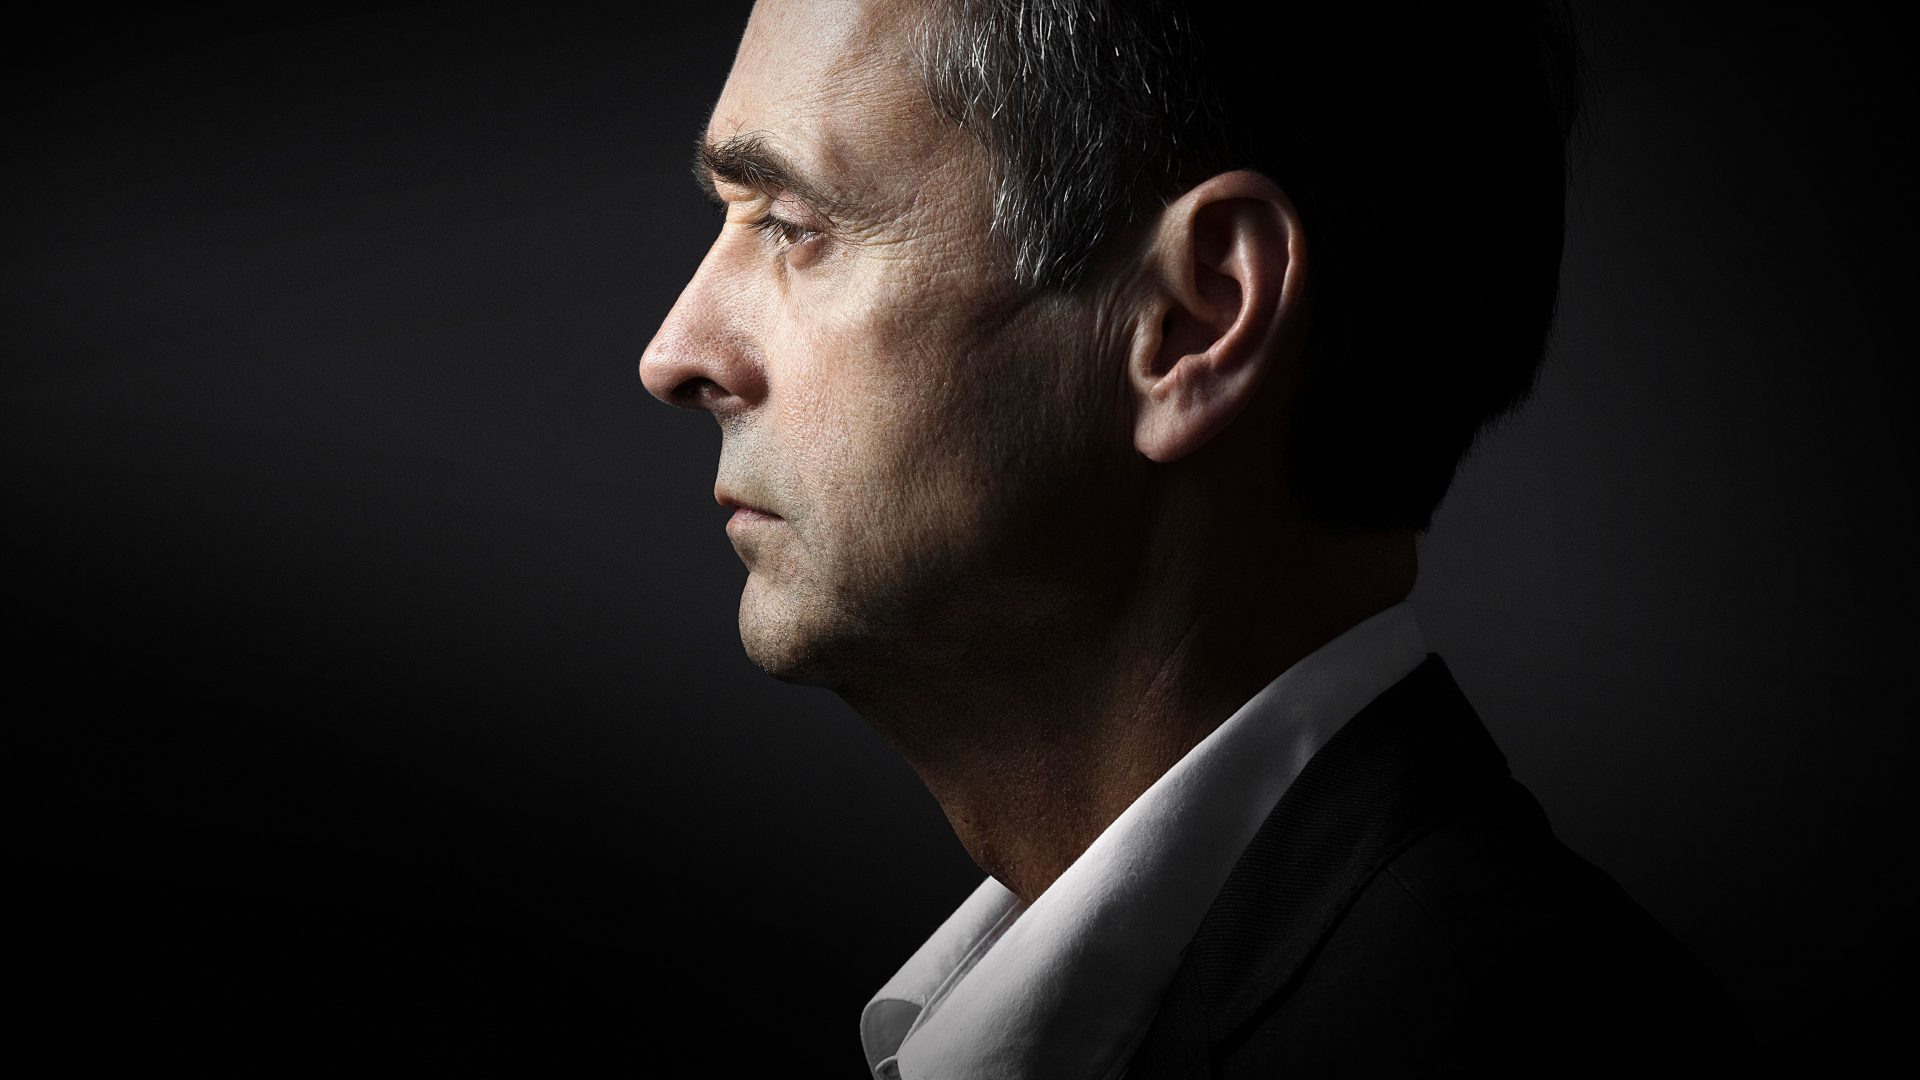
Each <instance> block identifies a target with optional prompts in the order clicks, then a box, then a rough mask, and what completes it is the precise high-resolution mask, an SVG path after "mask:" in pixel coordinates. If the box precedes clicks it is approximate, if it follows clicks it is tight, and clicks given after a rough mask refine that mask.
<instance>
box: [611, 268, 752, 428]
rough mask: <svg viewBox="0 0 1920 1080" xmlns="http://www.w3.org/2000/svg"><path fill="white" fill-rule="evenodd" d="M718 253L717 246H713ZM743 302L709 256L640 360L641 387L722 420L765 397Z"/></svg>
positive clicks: (750, 320) (738, 292)
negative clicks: (720, 417)
mask: <svg viewBox="0 0 1920 1080" xmlns="http://www.w3.org/2000/svg"><path fill="white" fill-rule="evenodd" d="M716 247H717V245H716ZM745 299H746V298H745V297H744V296H743V295H742V294H741V290H739V289H738V288H732V287H729V286H728V283H727V282H726V281H724V280H722V277H721V274H720V272H719V270H718V269H717V267H716V259H715V252H714V251H709V252H708V253H707V257H706V259H704V260H703V261H702V262H701V264H700V269H698V270H696V271H695V272H694V275H693V279H692V280H691V281H688V282H687V287H686V288H685V289H683V290H681V292H680V298H679V299H678V300H676V301H674V304H673V310H671V311H669V312H668V313H667V317H666V319H665V321H663V322H661V324H660V328H659V329H658V330H656V331H654V335H653V340H652V341H650V342H648V343H647V348H646V351H645V352H643V353H641V355H640V382H641V383H642V384H643V385H645V386H646V388H647V392H648V393H650V394H652V395H653V396H654V397H657V398H659V399H660V400H661V401H664V402H666V403H667V404H669V405H677V406H680V407H681V408H685V409H704V410H706V411H707V412H710V413H713V414H714V415H715V416H724V415H726V414H728V413H732V412H738V411H740V410H743V409H746V408H749V407H751V406H752V405H753V404H754V403H755V402H756V401H758V400H759V399H760V398H761V397H762V396H764V395H765V393H766V375H765V372H764V370H763V369H762V366H761V363H760V360H759V350H758V349H757V348H755V347H754V345H753V334H752V332H751V330H752V324H753V322H754V320H753V319H751V318H750V317H748V313H747V312H745V311H744V310H743V308H744V304H743V301H744V300H745Z"/></svg>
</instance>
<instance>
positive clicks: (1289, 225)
mask: <svg viewBox="0 0 1920 1080" xmlns="http://www.w3.org/2000/svg"><path fill="white" fill-rule="evenodd" d="M915 16H916V12H915V10H914V8H913V5H912V4H911V3H901V2H894V3H864V4H854V3H844V2H840V3H836V2H830V0H762V2H761V3H759V4H758V5H757V6H756V7H755V8H754V12H753V15H752V17H751V19H750V20H749V22H748V25H747V29H746V32H745V35H744V37H743V38H742V41H741V45H740V50H739V53H738V55H737V57H736V59H735V62H734V67H733V70H732V72H731V73H730V75H729V77H728V80H727V84H726V87H725V89H724V90H723V91H722V92H721V95H720V99H719V101H718V103H717V104H716V105H715V107H714V111H713V114H712V117H711V119H710V121H709V125H708V129H707V131H706V133H705V135H704V136H703V138H704V140H705V144H706V146H707V147H708V148H709V150H710V151H711V155H710V156H711V158H712V160H713V161H714V162H715V163H717V164H718V165H719V166H720V167H721V168H722V170H723V171H726V172H732V173H733V174H734V177H733V179H731V180H729V179H728V178H726V177H725V176H719V177H713V178H712V188H713V192H712V193H713V194H714V195H715V196H717V198H718V200H719V201H721V202H722V203H723V204H724V207H725V211H726V223H725V224H724V225H723V226H722V228H721V230H720V235H719V237H718V238H717V239H716V240H715V242H714V244H713V246H712V248H711V249H710V250H709V251H708V253H707V256H706V258H705V259H704V261H703V262H702V263H701V265H700V267H699V269H698V270H697V271H696V272H695V274H694V275H693V278H692V279H691V280H690V281H689V282H688V284H687V286H686V289H685V291H684V292H683V293H682V294H681V296H680V299H679V301H678V302H677V303H676V304H675V305H674V307H673V310H672V311H671V312H670V313H669V314H668V315H667V317H666V319H665V321H664V322H663V323H662V325H661V327H660V329H659V331H658V333H657V334H656V336H655V337H654V339H653V341H652V343H651V344H649V345H648V347H647V350H646V352H645V354H644V356H643V358H642V359H641V362H640V375H641V379H642V381H643V382H644V383H645V385H646V387H647V389H648V390H649V391H650V392H652V393H653V394H654V395H656V396H658V397H660V398H661V399H662V400H664V401H667V402H670V403H672V404H677V405H682V406H686V407H690V408H698V409H703V410H705V411H708V412H710V413H712V414H713V416H714V417H715V418H716V419H717V420H718V422H719V424H720V428H721V432H722V450H721V455H720V463H719V475H718V480H717V482H716V485H715V497H716V499H717V500H719V501H721V502H722V503H723V504H727V503H733V504H736V505H745V506H748V507H753V508H756V509H757V510H758V511H761V513H753V512H741V513H736V515H735V517H734V519H733V520H732V521H730V522H729V525H728V537H729V539H730V540H731V541H732V542H733V544H734V547H735V549H736V551H737V552H738V553H739V555H740V558H741V559H742V561H743V562H744V563H745V564H746V566H747V568H748V570H749V575H748V579H747V584H746V587H745V589H744V591H743V593H742V596H741V602H740V632H741V640H742V642H743V644H744V645H745V647H746V649H747V652H748V654H749V656H751V657H752V658H753V660H754V661H755V662H756V663H757V664H759V665H760V666H761V667H763V668H764V669H766V670H767V671H768V672H769V673H771V674H773V675H775V676H777V677H779V678H782V679H787V680H790V681H794V682H800V683H807V684H812V685H819V686H825V687H829V688H831V689H833V690H834V691H835V692H837V693H839V694H840V695H841V696H842V697H843V698H845V700H846V701H847V702H848V703H849V704H850V705H852V706H853V707H854V708H855V709H856V710H857V711H859V712H860V713H861V715H862V716H864V717H865V718H866V719H867V720H868V721H869V722H871V723H872V724H873V725H874V726H875V727H876V728H877V729H878V730H879V731H880V732H881V733H882V734H883V735H884V736H886V737H887V738H888V740H889V741H890V742H891V743H892V744H893V745H894V746H895V748H896V749H898V750H899V751H900V753H901V754H902V755H903V756H904V757H905V758H906V760H907V761H908V762H909V763H910V764H911V765H912V766H913V767H914V769H915V770H916V771H917V772H918V773H919V775H920V777H921V779H922V780H923V781H924V782H925V783H926V785H927V787H928V789H929V790H930V791H931V792H932V794H933V795H934V797H935V798H936V799H937V800H938V801H939V803H940V805H941V807H942V809H943V810H944V811H945V813H946V815H947V818H948V820H949V821H950V822H951V823H952V825H953V827H954V830H955V832H956V834H957V835H958V837H959V838H960V841H961V843H962V844H963V845H964V846H965V847H966V848H967V850H968V852H969V854H971V855H972V857H973V858H974V861H975V862H977V863H978V864H979V865H980V866H981V868H982V869H984V870H985V871H987V872H988V873H990V874H992V875H993V876H995V877H996V878H998V879H999V880H1000V881H1001V882H1002V883H1003V884H1004V885H1006V886H1007V888H1009V889H1010V890H1011V891H1012V892H1014V893H1015V894H1016V895H1017V896H1019V897H1020V898H1021V899H1023V900H1025V901H1028V902H1031V901H1032V900H1033V899H1034V898H1035V897H1037V896H1038V895H1039V894H1040V893H1041V892H1042V891H1044V890H1045V889H1046V887H1047V886H1048V885H1049V884H1051V883H1052V881H1053V880H1054V879H1055V878H1057V877H1058V876H1059V875H1060V873H1061V872H1062V871H1064V870H1065V869H1066V867H1067V866H1069V865H1071V863H1072V862H1073V860H1074V859H1075V858H1077V857H1078V856H1079V854H1080V853H1081V852H1083V851H1084V850H1085V849H1086V847H1087V846H1088V845H1089V844H1090V843H1092V841H1093V840H1094V839H1095V838H1096V837H1097V836H1098V835H1099V834H1100V832H1101V831H1102V830H1104V829H1105V828H1106V826H1107V825H1108V824H1110V823H1111V822H1112V821H1113V819H1114V818H1115V817H1117V816H1118V815H1119V813H1120V812H1121V811H1122V810H1124V809H1125V808H1126V806H1127V805H1129V804H1130V803H1131V802H1132V801H1133V800H1134V799H1135V798H1136V797H1137V796H1138V795H1139V794H1140V793H1141V792H1142V791H1144V790H1145V789H1146V787H1147V786H1148V785H1150V784H1151V783H1152V782H1153V781H1154V780H1155V779H1156V778H1158V777H1159V776H1160V775H1161V774H1162V773H1164V772H1165V771H1166V769H1167V768H1169V767H1170V766H1171V765H1173V764H1174V763H1175V762H1176V761H1178V760H1179V759H1180V757H1181V756H1182V755H1184V754H1185V753H1186V752H1187V750H1189V749H1191V748H1192V746H1193V745H1194V744H1195V743H1197V742H1198V741H1199V740H1200V739H1201V738H1204V737H1205V736H1206V735H1207V734H1208V733H1209V732H1211V731H1212V730H1213V729H1214V728H1215V727H1217V726H1218V725H1219V724H1220V723H1221V722H1222V721H1224V720H1225V719H1226V718H1227V717H1228V716H1230V715H1231V714H1232V713H1233V712H1234V711H1235V710H1236V709H1238V708H1239V707H1240V706H1241V705H1242V704H1244V703H1245V702H1246V701H1247V699H1248V698H1250V697H1251V696H1252V695H1253V694H1254V693H1255V692H1256V691H1258V690H1259V689H1260V688H1261V687H1262V686H1264V685H1265V684H1266V683H1268V682H1269V681H1271V680H1272V679H1273V678H1274V677H1276V676H1277V675H1279V674H1280V673H1281V672H1282V671H1284V670H1285V669H1286V668H1287V667H1288V666H1290V665H1291V664H1292V663H1293V662H1295V661H1296V660H1298V659H1300V658H1301V657H1303V656H1305V655H1306V654H1307V653H1309V652H1311V651H1313V650H1314V649H1315V648H1318V647H1319V646H1320V645H1322V644H1324V643H1325V642H1327V641H1328V640H1331V639H1332V638H1333V637H1335V636H1337V635H1338V634H1339V633H1341V632H1342V631H1344V630H1345V629H1347V628H1348V627H1351V626H1352V625H1354V624H1355V623H1357V622H1359V621H1360V620H1361V619H1364V618H1365V617H1367V616H1368V615H1371V614H1373V613H1374V612H1377V611H1379V610H1381V609H1383V608H1385V607H1387V606H1389V605H1391V604H1392V603H1394V602H1395V601H1397V600H1399V599H1401V598H1403V597H1404V596H1405V595H1406V594H1407V592H1408V591H1409V590H1410V589H1411V587H1412V584H1413V578H1414V547H1413V536H1412V534H1411V533H1410V532H1386V533H1371V532H1354V531H1350V530H1342V529H1333V528H1328V527H1325V526H1322V525H1319V524H1317V523H1315V522H1312V521H1310V520H1308V519H1306V518H1304V517H1303V516H1302V515H1301V514H1300V513H1298V511H1297V510H1296V509H1295V508H1294V506H1293V503H1292V500H1291V497H1290V495H1289V493H1288V491H1287V490H1286V486H1285V482H1284V474H1285V469H1284V462H1283V461H1282V460H1281V455H1280V453H1279V451H1278V450H1277V449H1276V448H1277V447H1280V446H1282V445H1284V441H1283V435H1284V431H1283V428H1284V425H1285V424H1286V423H1287V416H1288V410H1289V408H1290V407H1291V405H1292V402H1293V400H1294V397H1295V394H1296V389H1297V385H1298V381H1299V379H1298V375H1299V353H1300V350H1301V348H1302V346H1303V345H1304V342H1305V339H1306V330H1307V327H1308V323H1309V318H1310V296H1311V280H1312V277H1311V259H1310V256H1309V248H1308V245H1307V238H1306V235H1305V232H1304V230H1303V229H1302V227H1301V225H1300V222H1299V220H1298V217H1297V215H1296V214H1295V212H1294V209H1293V207H1292V204H1291V203H1290V202H1289V201H1288V200H1287V198H1286V195H1285V193H1284V192H1282V191H1280V190H1279V189H1278V188H1277V187H1275V186H1274V185H1273V184H1272V182H1271V181H1269V180H1267V179H1266V178H1265V177H1263V176H1261V175H1259V174H1257V173H1251V172H1245V171H1240V172H1231V173H1224V174H1221V175H1219V176H1215V177H1213V178H1211V179H1209V180H1207V181H1205V182H1204V183H1202V184H1200V185H1198V186H1196V187H1195V188H1193V189H1192V190H1190V191H1189V192H1187V193H1186V194H1184V195H1183V196H1181V197H1180V198H1179V199H1177V200H1175V201H1174V202H1173V203H1172V204H1170V205H1168V206H1167V207H1166V208H1165V209H1164V210H1163V211H1162V212H1161V213H1160V214H1159V215H1158V216H1157V217H1155V218H1153V219H1151V220H1148V221H1145V222H1141V223H1139V224H1138V225H1136V226H1135V227H1134V228H1133V229H1132V230H1130V231H1129V232H1128V233H1127V234H1125V235H1123V236H1122V237H1120V238H1119V240H1118V242H1117V243H1116V244H1115V245H1114V247H1113V249H1112V250H1111V252H1110V253H1109V254H1108V255H1107V257H1106V258H1105V260H1104V262H1103V263H1102V265H1101V267H1100V269H1099V272H1098V273H1097V275H1096V277H1095V278H1094V280H1092V281H1091V282H1090V283H1089V284H1088V286H1087V287H1085V288H1083V289H1081V290H1079V291H1078V292H1076V293H1075V294H1074V295H1073V296H1071V297H1062V296H1055V295H1046V294H1034V293H1030V292H1026V291H1023V290H1020V289H1018V288H1016V287H1015V286H1014V285H1013V284H1012V280H1011V274H1010V260H1009V258H1008V256H1007V253H1006V250H1005V248H1004V247H1003V246H1002V244H1001V243H1000V242H999V240H998V239H997V238H995V237H994V236H992V235H991V234H990V230H989V223H990V221H991V203H990V194H989V192H990V188H989V181H988V177H989V175H990V173H989V162H988V161H987V159H986V157H985V153H984V151H983V150H982V149H981V148H980V147H979V145H978V144H977V143H976V142H974V141H973V139H972V138H971V136H970V135H969V134H968V133H966V132H964V131H961V130H960V129H958V128H957V127H955V126H953V125H952V124H951V123H949V122H947V121H945V120H943V119H941V118H940V117H938V116H937V115H936V114H935V113H934V111H933V110H932V108H931V106H930V105H928V103H927V102H926V101H925V99H924V98H923V97H922V95H921V93H920V91H919V88H918V86H917V84H916V83H915V81H914V79H913V76H912V73H911V70H910V68H909V67H908V63H907V55H908V46H907V42H908V38H907V34H908V33H909V32H910V29H911V26H912V20H913V19H914V18H915ZM743 147H744V148H751V149H753V150H755V151H756V152H759V153H761V154H763V155H764V154H768V153H770V154H772V155H774V156H777V157H779V158H781V159H783V160H784V163H785V164H786V165H788V166H790V171H791V172H793V173H795V174H797V176H798V178H799V180H798V182H796V183H792V184H782V183H778V182H774V181H772V180H769V178H768V174H767V173H766V171H765V170H761V171H759V172H754V171H753V170H751V169H747V170H744V171H743V170H741V169H738V168H733V167H732V166H734V165H737V164H738V162H739V160H741V155H739V154H737V153H735V151H738V150H740V149H741V148H743ZM770 215H771V216H772V217H773V218H775V219H776V220H777V221H779V222H782V223H784V224H781V225H777V226H770V225H767V224H766V223H765V222H766V219H767V218H768V217H769V216H770ZM755 222H760V223H761V225H760V226H758V227H756V225H755V224H754V223H755ZM770 229H774V230H784V234H782V233H781V232H779V231H775V232H769V230H770Z"/></svg>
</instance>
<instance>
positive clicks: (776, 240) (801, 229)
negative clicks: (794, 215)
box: [747, 214, 820, 252]
mask: <svg viewBox="0 0 1920 1080" xmlns="http://www.w3.org/2000/svg"><path fill="white" fill-rule="evenodd" d="M747 224H748V225H749V226H751V227H752V228H753V229H754V230H755V231H756V232H758V233H760V235H762V236H765V237H767V238H768V241H769V242H770V243H771V244H773V245H774V246H775V247H776V248H778V249H780V250H781V251H782V252H785V251H788V250H791V249H793V248H797V247H799V246H800V245H802V244H805V243H806V242H807V241H809V240H811V239H813V238H814V237H816V236H819V235H820V230H818V229H809V228H807V227H806V226H805V225H799V224H796V223H794V222H791V221H788V220H787V219H786V218H782V217H775V216H774V215H772V214H766V215H764V216H762V217H761V218H759V219H758V220H757V221H750V222H748V223H747Z"/></svg>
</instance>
